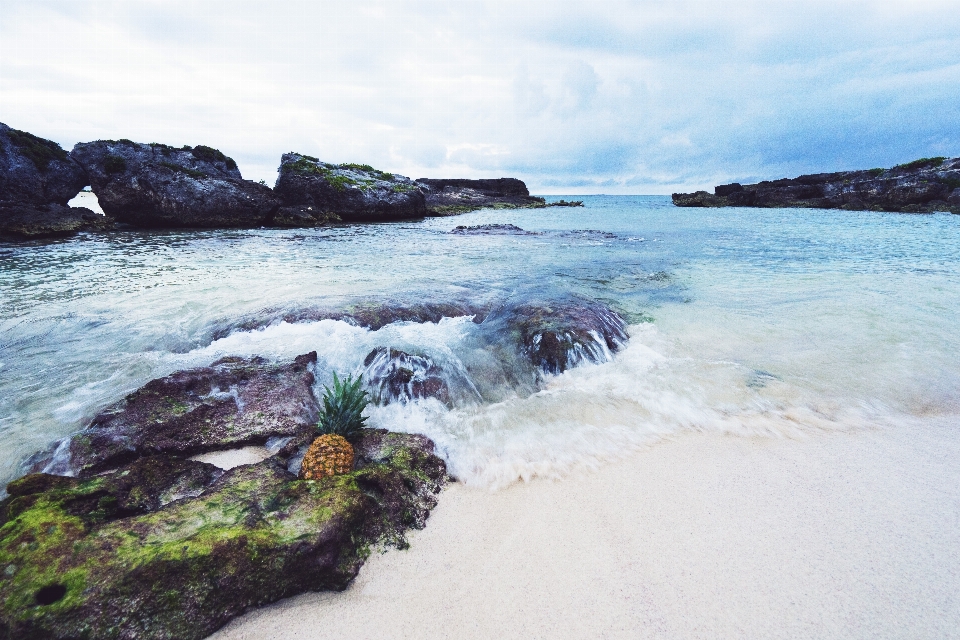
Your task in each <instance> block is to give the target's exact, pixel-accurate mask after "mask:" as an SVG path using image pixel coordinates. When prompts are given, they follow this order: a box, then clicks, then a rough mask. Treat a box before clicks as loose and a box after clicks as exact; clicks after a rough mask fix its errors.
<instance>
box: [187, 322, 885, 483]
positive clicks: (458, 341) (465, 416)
mask: <svg viewBox="0 0 960 640" xmlns="http://www.w3.org/2000/svg"><path fill="white" fill-rule="evenodd" d="M477 331H478V329H477V325H476V324H474V323H473V322H471V319H470V318H468V317H462V318H445V319H443V320H441V321H440V322H439V323H429V322H428V323H423V324H418V323H409V322H401V323H395V324H392V325H388V326H386V327H383V328H382V329H380V330H378V331H371V330H368V329H364V328H360V327H356V326H353V325H350V324H347V323H345V322H342V321H335V320H322V321H319V322H309V323H300V324H287V323H279V324H276V325H273V326H269V327H266V328H263V329H259V330H255V331H245V332H236V333H234V334H232V335H230V336H228V337H226V338H223V339H221V340H218V341H216V342H214V343H212V344H210V345H209V346H207V347H204V348H202V349H198V350H196V351H193V352H190V353H189V354H186V355H185V356H181V357H182V358H183V359H184V361H183V362H181V363H179V364H180V365H181V366H187V365H193V364H198V363H206V362H209V361H211V360H212V359H214V358H216V357H219V356H222V355H248V356H252V355H261V356H267V357H273V358H277V359H287V360H288V359H290V358H292V357H293V356H295V355H298V354H300V353H304V352H306V351H312V350H316V351H317V352H318V366H317V374H318V392H320V391H322V390H321V389H320V388H319V387H320V381H326V380H328V379H329V377H330V375H331V373H332V372H333V371H338V372H341V373H344V372H358V371H360V370H362V363H363V359H364V357H365V356H366V355H367V354H368V353H369V352H370V351H371V350H372V349H374V348H376V347H378V346H387V347H393V348H397V349H403V350H407V351H410V352H414V353H420V354H425V355H428V356H430V357H432V358H434V359H435V361H436V362H438V363H439V364H440V365H441V367H442V368H443V369H444V371H445V372H446V375H447V376H448V378H449V380H450V383H451V385H455V384H456V383H457V379H459V378H462V377H465V376H471V375H472V376H476V377H482V378H488V379H489V378H495V377H496V375H495V373H496V372H493V373H491V372H490V371H485V370H484V366H487V367H490V366H491V363H490V359H489V358H486V359H485V358H479V357H476V353H475V351H476V350H477V348H476V344H475V340H474V338H475V337H476V332H477ZM629 332H630V334H631V340H630V342H629V343H628V344H627V345H626V347H625V348H624V349H623V350H621V351H620V352H619V353H618V354H616V355H615V356H612V357H611V359H610V361H608V362H605V363H602V364H583V365H581V366H579V367H576V368H574V369H570V370H568V371H566V372H565V373H563V374H561V375H558V376H548V377H547V378H546V379H545V381H544V383H543V386H542V388H541V389H540V390H539V391H536V392H535V393H532V394H528V393H523V392H522V391H521V392H517V391H515V390H513V391H511V390H509V389H501V390H500V394H499V395H500V396H501V397H505V399H503V400H501V401H498V402H487V403H482V402H471V403H461V404H460V405H458V406H456V407H455V408H453V409H450V408H449V407H447V406H445V405H444V404H442V403H441V402H439V401H437V400H434V399H427V400H417V401H413V402H406V403H392V404H389V405H386V406H370V407H369V408H368V410H367V415H368V417H369V425H370V426H374V427H382V428H387V429H391V430H394V431H404V432H410V433H423V434H425V435H427V436H429V437H430V438H432V439H433V440H434V442H436V444H437V447H438V450H439V452H440V453H441V455H442V456H443V457H444V458H445V459H446V460H447V462H448V465H449V468H450V472H451V473H452V474H453V475H454V476H455V477H457V478H458V479H459V480H461V481H463V482H465V483H467V484H471V485H478V486H486V487H490V488H497V487H502V486H505V485H508V484H510V483H512V482H515V481H517V480H530V479H532V478H538V477H545V478H557V477H561V476H563V475H564V474H566V473H568V472H569V471H571V470H573V469H576V468H583V467H588V468H589V467H596V466H598V465H600V464H603V463H604V462H605V461H608V460H611V459H615V458H618V457H620V456H622V455H624V454H625V453H626V452H629V451H631V450H634V449H636V448H637V447H640V446H643V445H646V444H649V443H651V442H654V441H656V440H657V439H659V438H662V437H665V436H669V435H671V434H676V433H679V432H681V431H684V430H696V431H709V432H720V433H730V434H740V435H764V436H772V437H803V435H804V434H806V433H809V432H811V431H816V430H824V429H826V430H835V429H850V428H860V427H865V426H870V425H873V424H878V421H882V420H883V414H882V412H878V411H874V412H872V413H871V412H870V411H868V410H866V409H865V407H863V406H858V405H857V404H856V403H854V402H851V401H849V400H846V399H844V398H842V397H836V398H832V397H830V396H828V395H824V394H823V393H820V392H818V393H814V392H812V391H811V390H809V389H805V388H804V386H803V385H802V381H800V382H797V381H790V380H788V381H784V380H782V379H780V378H779V377H778V376H776V375H773V374H770V373H766V372H759V373H758V372H757V371H754V370H753V369H750V368H749V367H745V366H743V365H741V364H738V363H734V362H728V361H723V360H710V359H704V358H698V357H696V356H695V355H694V354H691V353H687V352H685V351H684V349H683V347H682V345H678V344H677V342H676V341H675V340H670V339H667V338H666V337H665V336H663V335H661V333H660V332H659V331H658V330H657V329H656V327H654V326H653V325H651V324H640V325H633V326H631V327H630V328H629ZM464 360H468V361H470V363H471V365H470V367H469V369H470V372H469V373H468V367H467V366H466V365H465V364H464ZM494 364H495V365H499V366H501V367H502V366H509V363H504V362H497V363H494ZM502 380H503V378H502V377H501V384H502ZM468 381H469V382H471V384H472V380H468Z"/></svg>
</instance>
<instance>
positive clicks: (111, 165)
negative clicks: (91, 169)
mask: <svg viewBox="0 0 960 640" xmlns="http://www.w3.org/2000/svg"><path fill="white" fill-rule="evenodd" d="M103 170H104V171H106V172H107V173H123V172H124V171H126V170H127V161H126V160H124V159H123V158H122V157H121V156H107V157H106V159H105V160H104V161H103Z"/></svg>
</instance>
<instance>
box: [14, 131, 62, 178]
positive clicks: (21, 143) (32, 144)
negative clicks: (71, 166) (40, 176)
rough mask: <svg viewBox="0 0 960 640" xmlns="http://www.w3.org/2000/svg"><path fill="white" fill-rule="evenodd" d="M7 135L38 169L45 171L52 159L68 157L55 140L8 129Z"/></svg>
mask: <svg viewBox="0 0 960 640" xmlns="http://www.w3.org/2000/svg"><path fill="white" fill-rule="evenodd" d="M7 135H9V136H10V142H12V143H13V144H14V146H15V147H17V149H19V150H20V153H22V154H23V155H25V156H26V157H27V158H29V159H30V161H31V162H33V164H34V166H36V167H37V169H38V170H40V171H46V170H47V167H49V166H50V163H51V162H53V161H54V160H66V159H67V157H68V155H67V152H66V151H64V150H63V149H62V148H61V147H60V145H58V144H57V143H56V142H53V141H51V140H44V139H43V138H38V137H37V136H35V135H33V134H32V133H27V132H26V131H19V130H17V129H10V131H9V133H8V134H7Z"/></svg>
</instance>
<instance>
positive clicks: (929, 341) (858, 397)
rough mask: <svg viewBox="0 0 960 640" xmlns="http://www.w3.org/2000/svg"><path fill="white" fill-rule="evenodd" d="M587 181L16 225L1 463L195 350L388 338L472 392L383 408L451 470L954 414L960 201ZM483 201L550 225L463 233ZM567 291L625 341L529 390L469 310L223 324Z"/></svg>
mask: <svg viewBox="0 0 960 640" xmlns="http://www.w3.org/2000/svg"><path fill="white" fill-rule="evenodd" d="M578 198H579V196H578ZM584 199H585V200H586V205H587V206H586V207H585V208H576V209H562V208H551V209H546V210H515V211H511V210H504V211H490V210H487V211H479V212H475V213H470V214H465V215H462V216H457V217H453V218H441V219H430V220H424V221H420V222H411V223H390V224H378V225H364V226H345V227H337V228H325V229H319V230H302V229H298V230H252V231H203V232H134V231H129V232H115V233H111V234H85V235H81V236H79V237H77V238H73V239H69V240H63V241H55V242H34V243H26V244H0V302H2V308H0V438H2V441H3V444H4V446H3V447H2V449H0V479H9V478H10V477H12V476H14V475H16V473H17V469H18V465H19V463H20V462H21V461H22V460H23V458H24V457H26V456H27V455H29V454H31V453H33V452H34V451H36V450H37V449H40V448H43V447H45V446H46V445H47V444H49V443H50V442H51V441H53V440H55V439H56V438H59V437H62V436H63V435H65V434H68V433H70V432H72V431H75V430H77V429H80V428H82V427H83V426H84V425H85V424H86V422H87V421H89V419H90V418H91V417H92V416H93V415H94V414H95V413H96V412H97V411H99V410H100V409H102V408H103V407H105V406H106V405H108V404H110V403H111V402H114V401H116V400H118V399H120V398H122V397H123V396H124V395H125V394H126V393H128V392H130V391H131V390H133V389H135V388H137V387H138V386H140V385H142V384H143V383H145V382H146V381H148V380H150V379H152V378H156V377H159V376H162V375H165V374H168V373H170V372H172V371H175V370H177V369H182V368H185V367H189V366H199V365H204V364H208V363H209V362H211V361H213V360H214V359H216V358H218V357H220V356H221V355H226V354H236V355H247V354H260V355H264V356H267V357H270V358H276V359H289V358H292V357H293V356H295V355H298V354H300V353H304V352H307V351H311V350H317V351H318V353H319V354H320V369H321V371H320V377H321V379H323V378H324V377H325V376H329V374H330V372H331V371H333V370H336V371H340V372H344V371H353V370H356V369H357V368H358V367H360V365H361V363H362V360H363V358H364V356H365V355H366V354H367V353H369V351H370V350H371V349H372V348H374V347H376V346H381V345H383V346H395V347H398V348H405V349H406V350H409V351H416V352H419V353H424V354H427V355H430V356H431V357H433V358H434V359H435V360H437V361H439V362H441V363H443V365H444V367H445V369H447V370H448V371H449V372H451V373H450V375H451V376H453V377H457V376H459V377H458V378H457V384H459V385H460V387H462V388H465V389H467V388H469V387H470V386H471V385H474V386H476V388H477V390H478V391H477V396H476V401H475V402H461V403H459V404H457V406H456V407H455V408H454V409H452V410H451V409H448V408H446V407H444V406H442V405H440V404H439V403H437V402H435V401H427V402H418V403H412V404H407V405H397V404H393V405H389V406H386V407H374V408H371V409H370V422H371V423H372V424H374V425H381V426H387V427H390V428H394V429H403V430H409V431H419V432H424V433H427V434H428V435H430V436H431V437H433V438H434V439H435V440H436V442H437V443H438V445H439V446H440V448H441V451H442V452H443V453H444V455H445V456H446V457H447V459H448V462H449V463H450V465H451V469H452V471H453V473H454V474H456V475H457V476H458V477H460V478H461V479H463V480H465V481H468V482H472V483H476V484H483V485H489V486H499V485H502V484H506V483H509V482H512V481H514V480H516V479H517V478H530V477H535V476H553V475H557V474H562V473H564V472H565V471H567V470H569V469H570V468H572V467H575V466H578V465H594V464H602V463H603V461H604V460H607V459H609V458H612V457H616V456H619V455H622V454H623V452H625V451H628V450H629V449H630V448H631V447H634V446H637V445H640V444H643V443H646V442H650V441H652V440H654V439H656V438H659V437H663V436H664V435H668V434H672V433H677V432H680V431H683V430H687V429H699V430H721V431H727V432H733V433H761V434H783V435H795V434H805V433H813V432H816V431H817V430H821V429H850V428H863V427H871V426H876V425H893V426H895V425H896V424H898V423H900V422H902V421H906V420H909V421H912V422H915V421H921V422H922V421H937V422H947V423H949V424H954V425H957V426H958V427H960V358H958V357H957V355H958V354H960V332H957V331H956V330H955V327H956V324H957V318H960V216H955V215H954V216H951V215H949V214H937V215H931V216H911V215H900V214H884V213H873V212H846V211H820V210H791V209H772V210H771V209H713V210H711V209H679V208H675V207H673V206H672V205H671V204H670V202H669V199H668V198H663V197H622V196H595V197H586V198H584ZM482 223H510V224H515V225H517V226H519V227H522V228H523V229H526V230H529V231H537V232H541V233H539V234H537V235H522V236H516V235H499V236H497V235H494V236H469V235H453V234H450V233H448V232H449V231H450V230H451V229H452V228H453V227H455V226H457V225H475V224H482ZM562 292H574V293H579V294H583V295H587V296H590V297H592V298H595V299H601V300H604V301H607V302H609V303H610V304H612V305H614V306H615V307H617V308H618V309H620V311H621V312H622V313H623V314H624V316H625V318H627V320H628V322H630V323H631V327H630V333H631V340H630V343H629V345H628V346H627V348H626V349H624V350H623V351H621V352H620V353H619V354H617V355H616V357H615V358H614V359H613V360H612V361H610V362H607V363H604V364H600V365H585V366H582V367H579V368H577V369H574V370H570V371H568V372H566V373H565V374H563V375H560V376H557V377H553V378H550V379H548V380H547V381H546V383H545V385H544V387H543V388H542V389H541V390H539V391H536V392H535V393H532V394H531V393H530V390H529V389H526V390H524V389H506V388H501V389H499V391H498V392H494V390H493V387H495V386H496V381H493V382H491V381H489V380H488V381H484V380H479V379H478V380H472V379H470V373H469V371H476V370H479V369H482V368H483V367H482V366H479V365H483V366H486V367H487V368H488V369H489V367H491V366H494V365H495V364H496V363H490V362H483V361H484V359H487V360H489V359H490V357H491V356H490V355H489V353H487V352H483V351H482V350H481V349H478V348H477V336H476V331H477V325H476V324H474V323H472V322H470V321H469V319H468V318H450V319H445V320H443V321H441V322H440V323H438V324H431V323H426V324H411V323H398V324H394V325H388V326H387V327H384V328H382V329H380V330H379V331H368V330H366V329H360V328H357V327H354V326H350V325H348V324H346V323H343V322H338V321H332V320H323V321H320V322H311V323H299V324H285V323H283V324H274V325H272V326H268V327H267V328H265V329H261V330H255V331H241V332H234V333H232V334H231V335H228V336H226V337H222V338H220V339H217V340H214V338H213V336H214V335H215V332H216V330H217V329H218V328H222V327H223V326H228V325H229V324H230V321H231V320H232V319H235V318H238V317H240V316H244V315H249V314H256V313H257V312H259V311H261V310H263V309H265V308H293V307H302V306H310V305H321V306H328V307H330V306H336V305H338V304H342V303H345V302H351V301H358V300H368V299H376V300H387V299H388V300H395V301H400V302H417V301H424V300H438V301H446V300H474V301H476V300H480V301H482V300H491V299H499V298H503V297H506V296H511V295H512V296H514V297H520V298H523V297H524V296H527V295H534V294H536V295H542V294H548V295H549V294H553V293H562ZM478 363H479V364H478ZM484 385H486V386H484Z"/></svg>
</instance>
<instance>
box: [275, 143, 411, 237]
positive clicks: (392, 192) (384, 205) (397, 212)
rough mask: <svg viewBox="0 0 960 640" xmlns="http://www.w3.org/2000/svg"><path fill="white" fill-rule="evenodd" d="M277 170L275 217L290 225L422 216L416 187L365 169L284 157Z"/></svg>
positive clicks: (293, 155) (304, 157)
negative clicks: (277, 210) (277, 209)
mask: <svg viewBox="0 0 960 640" xmlns="http://www.w3.org/2000/svg"><path fill="white" fill-rule="evenodd" d="M279 171H280V173H279V175H278V176H277V183H276V186H275V187H274V191H276V193H277V195H278V196H280V198H281V199H282V200H283V208H282V209H281V211H280V215H282V216H285V217H288V218H290V219H291V220H307V219H309V218H311V217H312V218H313V220H314V223H315V224H322V223H324V222H327V221H329V220H342V221H344V222H377V221H382V220H401V219H410V218H422V217H423V216H425V215H426V206H425V203H424V197H423V191H422V190H421V188H420V186H419V185H418V184H416V183H415V182H413V181H412V180H410V179H409V178H405V177H404V176H398V175H394V174H392V173H387V172H385V171H378V170H377V169H374V168H373V167H371V166H369V165H361V164H339V165H336V164H330V163H327V162H321V161H320V160H318V159H317V158H314V157H312V156H307V155H302V154H299V153H285V154H284V155H283V157H282V158H281V160H280V169H279Z"/></svg>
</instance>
